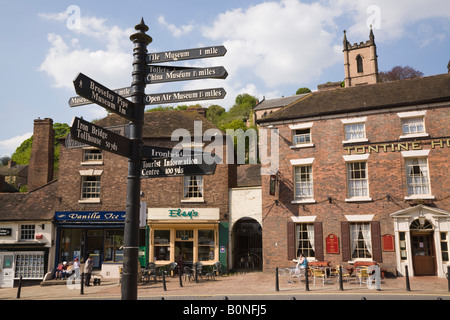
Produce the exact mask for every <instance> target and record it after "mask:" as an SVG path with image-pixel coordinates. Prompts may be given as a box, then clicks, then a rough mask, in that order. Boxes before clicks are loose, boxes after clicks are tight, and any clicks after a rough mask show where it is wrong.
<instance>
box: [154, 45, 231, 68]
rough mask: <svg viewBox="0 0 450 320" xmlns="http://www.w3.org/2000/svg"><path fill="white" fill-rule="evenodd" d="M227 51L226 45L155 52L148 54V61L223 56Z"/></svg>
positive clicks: (171, 60) (158, 61)
mask: <svg viewBox="0 0 450 320" xmlns="http://www.w3.org/2000/svg"><path fill="white" fill-rule="evenodd" d="M225 53H227V49H225V47H224V46H215V47H204V48H196V49H186V50H176V51H166V52H155V53H150V54H148V55H147V63H148V64H150V63H162V62H174V61H181V60H193V59H204V58H213V57H221V56H224V55H225Z"/></svg>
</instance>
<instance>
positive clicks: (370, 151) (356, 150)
mask: <svg viewBox="0 0 450 320" xmlns="http://www.w3.org/2000/svg"><path fill="white" fill-rule="evenodd" d="M337 90H346V89H337ZM361 90H363V89H361ZM305 104H306V103H305ZM435 106H438V105H435ZM416 110H417V111H416ZM408 111H409V112H418V113H417V114H424V116H423V119H424V123H425V131H426V134H423V136H419V135H417V136H414V137H411V138H406V137H403V135H404V134H403V133H402V119H401V116H402V113H401V112H408ZM449 114H450V107H449V104H448V102H447V103H445V104H440V105H439V107H432V108H430V107H429V105H419V106H418V107H417V106H414V107H412V108H403V109H395V108H388V109H385V110H384V111H383V110H374V111H367V112H354V113H341V114H335V115H329V116H323V117H307V118H306V117H305V118H302V117H298V118H297V119H295V116H292V119H290V120H285V119H283V120H284V123H282V122H280V121H277V120H278V119H276V116H275V119H273V120H272V121H269V120H267V121H266V123H265V124H266V125H270V124H272V125H274V128H277V129H278V130H279V135H280V138H279V143H280V155H281V156H280V159H279V171H278V174H277V191H276V194H275V195H274V196H271V195H270V194H269V180H270V177H269V176H263V177H262V192H263V204H262V207H263V244H264V269H265V270H269V269H273V268H275V267H286V266H291V265H292V264H293V263H292V259H293V258H294V257H295V256H296V252H295V250H296V248H297V247H296V239H295V230H294V226H295V223H302V222H308V223H311V224H313V226H314V243H315V257H310V260H314V259H315V260H325V261H330V263H331V264H332V265H336V264H341V263H344V265H348V263H349V261H354V260H357V259H354V258H353V257H352V253H351V245H350V244H349V243H350V239H349V237H350V234H349V232H350V231H349V224H351V223H352V222H355V221H358V219H360V218H363V220H364V221H367V222H369V223H370V232H371V242H372V254H371V256H372V257H371V259H365V260H373V261H376V262H378V263H379V264H380V265H381V266H382V267H384V268H386V269H388V271H390V272H392V273H394V274H395V273H396V270H400V271H401V266H400V265H399V264H402V263H404V260H401V259H400V258H399V255H400V252H399V250H398V248H399V239H398V235H399V233H396V230H395V228H396V224H395V223H394V216H391V215H392V214H394V213H396V212H402V210H404V209H406V210H407V209H408V208H411V207H413V206H416V205H418V204H423V205H424V206H425V207H426V208H435V209H436V210H441V211H440V212H444V215H443V217H442V221H446V222H445V226H444V225H441V231H443V232H446V236H447V238H446V241H447V243H448V231H449V230H447V229H448V221H450V219H449V216H448V214H450V177H449V173H450V164H449V163H448V159H449V158H450V135H449V129H448V128H449V127H450V117H449ZM407 115H408V114H407ZM409 115H415V113H411V114H409ZM355 117H364V123H365V139H367V140H363V141H360V142H354V143H344V142H343V141H344V140H345V133H344V122H345V120H344V119H353V118H355ZM343 120H344V122H343ZM305 123H306V126H307V127H309V128H310V137H311V141H310V142H311V143H310V144H309V146H306V147H292V146H293V129H292V128H295V125H299V124H300V126H301V124H303V125H304V126H305ZM290 126H291V127H290ZM369 146H370V148H369ZM405 151H406V153H405ZM408 152H409V153H408ZM414 152H415V153H414ZM415 155H419V156H420V157H424V158H426V159H427V163H428V170H429V181H430V182H429V186H430V189H431V191H430V196H425V197H420V196H418V197H417V199H411V198H415V197H408V192H407V182H406V179H407V178H406V171H407V169H406V168H405V163H406V159H408V157H412V156H415ZM302 159H303V162H302ZM304 159H306V162H307V163H309V164H310V165H311V168H312V180H313V199H312V200H309V201H308V200H307V201H303V203H302V202H301V201H297V203H296V202H295V201H294V188H295V179H294V167H295V165H296V164H302V163H305V160H304ZM355 159H356V160H355ZM361 159H366V160H364V161H365V162H366V166H367V167H366V174H367V181H368V196H367V197H366V198H367V199H362V200H361V199H360V200H361V201H354V200H349V190H348V185H349V183H348V175H349V173H348V171H347V163H350V162H353V161H359V160H361ZM292 160H294V161H292ZM295 160H297V161H295ZM372 215H373V216H372ZM352 217H354V219H352ZM434 228H435V229H434V230H436V228H439V226H434ZM397 231H398V230H397ZM330 235H334V236H337V237H338V240H339V250H338V253H327V243H326V239H327V237H329V236H330ZM386 235H388V236H393V237H394V241H396V243H395V244H396V246H395V249H394V250H390V249H389V248H388V244H385V245H383V242H382V239H383V236H386ZM386 239H388V237H386ZM438 239H439V238H434V240H433V241H434V244H433V246H434V250H435V252H436V255H440V254H441V250H440V246H441V244H440V243H438V242H439V240H438ZM409 254H410V255H411V253H409ZM444 259H445V258H444ZM399 261H401V262H400V263H399ZM441 263H443V264H446V263H447V264H448V258H447V261H445V260H444V261H441ZM435 264H436V265H437V264H438V263H437V262H435ZM438 269H439V270H442V268H438ZM439 270H438V272H437V273H439Z"/></svg>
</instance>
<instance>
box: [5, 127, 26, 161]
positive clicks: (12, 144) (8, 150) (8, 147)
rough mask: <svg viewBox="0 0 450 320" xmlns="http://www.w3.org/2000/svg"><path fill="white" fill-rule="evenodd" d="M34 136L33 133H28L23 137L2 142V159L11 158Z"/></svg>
mask: <svg viewBox="0 0 450 320" xmlns="http://www.w3.org/2000/svg"><path fill="white" fill-rule="evenodd" d="M32 135H33V132H27V133H25V134H23V135H20V136H17V137H13V138H10V139H7V140H3V141H0V157H4V156H11V155H12V154H13V153H14V152H15V151H16V149H17V148H18V147H19V146H20V145H21V144H22V142H23V141H24V140H26V139H28V138H30V137H31V136H32Z"/></svg>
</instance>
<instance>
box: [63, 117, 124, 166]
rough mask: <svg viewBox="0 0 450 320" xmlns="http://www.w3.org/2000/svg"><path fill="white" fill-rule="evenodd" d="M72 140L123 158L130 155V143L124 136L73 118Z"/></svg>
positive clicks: (71, 127)
mask: <svg viewBox="0 0 450 320" xmlns="http://www.w3.org/2000/svg"><path fill="white" fill-rule="evenodd" d="M70 136H71V138H72V139H74V140H76V141H78V142H82V143H85V144H88V145H90V146H93V147H97V148H99V149H102V150H105V151H109V152H112V153H115V154H118V155H121V156H123V157H129V156H130V154H131V141H130V139H128V138H125V137H124V136H121V135H119V134H117V133H114V132H112V131H110V130H107V129H105V128H102V127H99V126H96V125H95V124H92V123H90V122H88V121H85V120H83V119H80V118H77V117H75V118H74V119H73V121H72V124H71V126H70Z"/></svg>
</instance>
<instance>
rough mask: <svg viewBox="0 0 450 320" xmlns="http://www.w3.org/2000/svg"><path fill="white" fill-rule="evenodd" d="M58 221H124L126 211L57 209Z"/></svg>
mask: <svg viewBox="0 0 450 320" xmlns="http://www.w3.org/2000/svg"><path fill="white" fill-rule="evenodd" d="M55 220H56V221H71V222H81V221H89V222H94V221H98V222H105V221H109V222H124V221H125V211H56V212H55Z"/></svg>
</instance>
